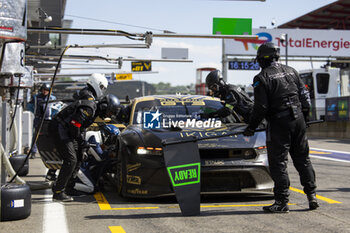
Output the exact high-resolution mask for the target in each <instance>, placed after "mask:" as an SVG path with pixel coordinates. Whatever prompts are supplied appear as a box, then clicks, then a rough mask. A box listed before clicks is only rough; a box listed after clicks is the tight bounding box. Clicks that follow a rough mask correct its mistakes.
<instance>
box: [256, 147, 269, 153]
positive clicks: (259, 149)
mask: <svg viewBox="0 0 350 233" xmlns="http://www.w3.org/2000/svg"><path fill="white" fill-rule="evenodd" d="M255 151H256V153H257V154H258V155H262V154H267V147H266V146H259V147H257V148H255Z"/></svg>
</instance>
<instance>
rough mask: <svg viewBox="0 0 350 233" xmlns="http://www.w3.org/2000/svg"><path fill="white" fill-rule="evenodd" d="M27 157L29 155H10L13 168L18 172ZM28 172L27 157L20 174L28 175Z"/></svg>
mask: <svg viewBox="0 0 350 233" xmlns="http://www.w3.org/2000/svg"><path fill="white" fill-rule="evenodd" d="M26 157H27V155H14V156H11V157H10V163H11V165H12V167H13V170H15V172H17V171H18V169H19V168H20V167H21V166H22V164H23V162H24V161H25V160H26ZM28 172H29V162H28V159H27V161H26V163H25V164H24V166H23V168H22V169H21V171H19V172H18V175H19V176H26V175H28Z"/></svg>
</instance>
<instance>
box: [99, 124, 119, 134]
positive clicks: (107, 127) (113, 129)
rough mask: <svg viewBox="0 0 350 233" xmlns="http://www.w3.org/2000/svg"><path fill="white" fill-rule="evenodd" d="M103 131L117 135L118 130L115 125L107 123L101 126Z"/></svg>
mask: <svg viewBox="0 0 350 233" xmlns="http://www.w3.org/2000/svg"><path fill="white" fill-rule="evenodd" d="M103 131H104V132H105V134H106V135H119V133H120V130H119V128H118V127H117V126H115V125H112V124H108V125H104V126H103Z"/></svg>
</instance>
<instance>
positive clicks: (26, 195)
mask: <svg viewBox="0 0 350 233" xmlns="http://www.w3.org/2000/svg"><path fill="white" fill-rule="evenodd" d="M31 209H32V194H31V192H30V188H29V186H28V185H27V184H14V183H10V184H5V185H4V186H2V187H1V221H9V220H18V219H24V218H27V217H28V216H29V215H30V213H31Z"/></svg>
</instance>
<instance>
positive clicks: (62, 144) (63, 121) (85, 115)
mask: <svg viewBox="0 0 350 233" xmlns="http://www.w3.org/2000/svg"><path fill="white" fill-rule="evenodd" d="M96 110H97V105H96V103H95V101H91V100H77V101H75V102H73V103H72V104H70V105H69V106H67V107H66V108H64V109H63V110H62V111H61V112H59V113H58V114H57V115H56V116H55V117H54V119H53V121H52V125H51V127H52V128H51V132H53V133H54V137H55V141H56V148H57V150H58V152H59V154H60V156H61V157H62V159H63V165H62V167H61V170H60V173H59V175H58V178H57V181H56V182H55V184H54V186H53V187H52V190H53V192H54V193H55V192H56V193H59V192H61V191H64V189H65V188H66V186H67V184H68V182H69V183H72V185H74V181H71V180H73V178H72V177H74V176H75V174H73V173H76V172H77V171H78V169H79V166H80V162H81V160H82V154H83V152H82V150H84V149H86V148H87V143H86V141H85V140H84V133H85V130H86V128H87V127H89V126H90V125H91V124H92V123H93V122H94V120H95V118H96V116H97V114H96ZM78 151H79V152H78Z"/></svg>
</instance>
